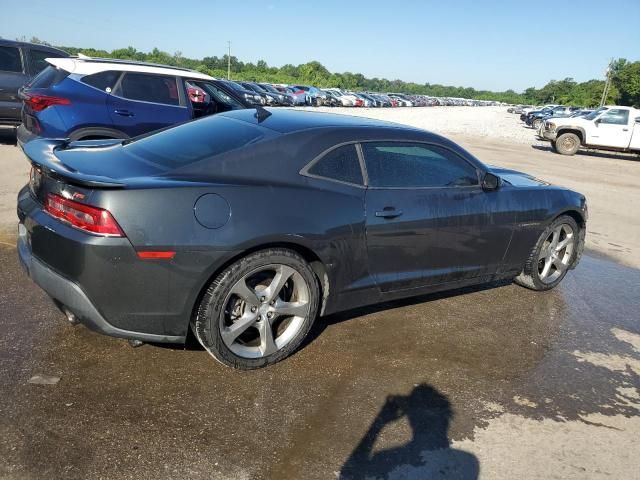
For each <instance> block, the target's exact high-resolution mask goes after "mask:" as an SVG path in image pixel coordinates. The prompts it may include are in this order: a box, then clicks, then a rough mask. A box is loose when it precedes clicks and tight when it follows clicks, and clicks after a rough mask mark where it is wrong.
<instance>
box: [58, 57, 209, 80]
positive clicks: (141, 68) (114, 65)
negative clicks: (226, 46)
mask: <svg viewBox="0 0 640 480" xmlns="http://www.w3.org/2000/svg"><path fill="white" fill-rule="evenodd" d="M46 60H47V62H48V63H50V64H51V65H53V66H55V67H58V68H61V69H63V70H66V71H67V72H70V73H74V74H78V75H91V74H94V73H100V72H106V71H109V70H118V71H125V72H140V73H155V74H160V75H173V76H177V77H185V78H197V79H200V80H214V78H213V77H211V76H209V75H206V74H204V73H200V72H196V71H195V70H189V69H186V68H179V67H171V66H169V65H158V64H154V63H144V62H135V61H129V60H113V59H102V58H78V57H67V58H47V59H46Z"/></svg>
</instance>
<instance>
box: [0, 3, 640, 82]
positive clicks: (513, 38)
mask: <svg viewBox="0 0 640 480" xmlns="http://www.w3.org/2000/svg"><path fill="white" fill-rule="evenodd" d="M3 4H4V8H3ZM16 5H17V4H16V3H15V1H14V0H0V11H2V16H1V17H0V36H2V37H3V38H9V39H14V38H17V37H23V36H24V37H26V38H27V39H30V38H31V37H33V36H35V37H38V38H40V39H42V40H46V41H47V42H49V43H52V44H54V45H67V46H77V47H93V48H100V49H105V50H112V49H115V48H124V47H128V46H133V47H135V48H136V49H138V50H142V51H149V50H151V49H153V48H154V47H158V48H159V49H161V50H164V51H167V52H169V53H174V52H176V51H180V52H182V54H183V56H185V57H190V58H202V57H205V56H214V55H215V56H222V55H224V54H225V53H226V50H227V41H231V54H232V55H234V56H236V57H238V58H239V59H240V60H241V61H244V62H254V63H255V62H256V61H258V60H261V59H262V60H265V61H266V62H267V63H268V64H269V65H273V66H282V65H284V64H287V63H291V64H294V65H298V64H300V63H306V62H308V61H311V60H317V61H319V62H320V63H322V64H323V65H324V66H325V67H327V68H328V69H329V70H330V71H332V72H347V71H349V72H352V73H362V74H364V75H365V76H367V77H379V78H388V79H391V80H393V79H400V80H404V81H413V82H417V83H427V82H428V83H439V84H443V85H454V86H463V87H474V88H476V89H488V90H506V89H509V88H511V89H514V90H516V91H522V90H524V89H525V88H527V87H532V86H534V87H542V86H543V85H544V84H546V83H547V82H548V81H549V80H551V79H555V80H560V79H563V78H566V77H572V78H574V79H575V80H577V81H586V80H590V79H592V78H603V76H604V72H605V69H606V66H607V64H608V62H609V60H610V59H611V58H620V57H622V58H626V59H628V60H631V61H634V60H640V0H612V1H606V2H605V1H602V0H582V1H577V0H576V1H553V2H524V1H519V0H502V1H500V0H482V1H481V0H476V1H473V0H459V1H456V0H422V1H420V0H414V1H403V0H395V1H391V2H390V1H388V0H387V1H384V2H378V1H377V0H369V1H349V0H342V1H334V0H321V1H316V2H304V1H300V0H298V1H288V0H262V1H254V0H244V1H242V2H233V1H229V0H225V1H214V0H211V1H204V0H202V1H199V0H189V1H185V2H175V1H172V2H169V1H165V0H155V1H153V0H128V1H123V0H111V1H109V0H107V1H103V2H94V1H91V0H82V1H80V0H57V1H56V2H51V1H50V0H49V1H47V0H30V1H29V6H28V8H27V9H26V10H25V9H24V8H17V7H16ZM545 7H548V8H545Z"/></svg>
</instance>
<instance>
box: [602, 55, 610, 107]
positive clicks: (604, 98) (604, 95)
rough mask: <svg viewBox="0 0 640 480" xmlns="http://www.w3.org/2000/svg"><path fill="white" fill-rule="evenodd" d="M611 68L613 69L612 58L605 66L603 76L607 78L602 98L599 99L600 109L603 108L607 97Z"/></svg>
mask: <svg viewBox="0 0 640 480" xmlns="http://www.w3.org/2000/svg"><path fill="white" fill-rule="evenodd" d="M612 67H613V58H612V59H611V61H610V62H609V65H608V66H607V71H606V72H605V75H606V76H607V81H606V82H604V90H603V91H602V98H601V99H600V106H601V107H602V106H604V104H605V103H607V97H608V96H609V88H610V87H611V70H612Z"/></svg>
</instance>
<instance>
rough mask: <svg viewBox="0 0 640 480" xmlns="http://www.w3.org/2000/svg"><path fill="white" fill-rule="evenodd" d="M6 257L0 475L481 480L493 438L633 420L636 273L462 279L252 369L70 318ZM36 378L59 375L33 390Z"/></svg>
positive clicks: (540, 435) (8, 252) (338, 321)
mask: <svg viewBox="0 0 640 480" xmlns="http://www.w3.org/2000/svg"><path fill="white" fill-rule="evenodd" d="M0 264H1V265H3V266H5V265H7V266H8V268H6V269H3V270H2V272H0V285H2V296H1V297H0V327H1V328H2V330H3V332H5V333H4V334H3V336H2V337H1V338H0V361H1V362H2V365H3V368H2V370H0V394H1V395H2V397H3V402H2V406H1V407H0V408H1V409H2V410H1V413H2V415H1V416H0V438H2V440H1V441H0V458H3V459H5V460H3V461H2V465H0V474H1V475H0V476H8V477H11V475H14V476H22V477H26V478H29V477H32V478H41V477H43V476H50V477H57V476H65V477H66V478H89V477H99V476H108V477H109V478H127V477H128V476H131V475H132V474H133V475H134V476H135V477H138V478H142V477H153V476H156V477H163V478H185V477H188V478H207V479H209V478H336V477H340V476H342V478H349V477H350V476H353V473H354V472H371V476H372V477H373V478H415V477H412V476H411V475H413V474H416V475H417V473H416V472H418V473H425V472H435V471H438V472H439V471H444V472H448V474H449V475H450V476H451V475H454V474H456V475H458V474H460V475H463V474H465V475H467V476H466V477H462V478H473V477H472V474H473V473H474V472H476V473H477V471H478V469H480V470H482V469H483V468H485V467H483V462H484V464H487V462H489V460H488V459H489V458H491V456H492V455H494V454H491V453H490V451H489V450H487V449H488V448H489V446H491V448H492V449H493V451H494V453H495V452H503V455H507V456H509V451H512V454H511V456H509V460H508V461H507V463H509V462H511V461H514V462H515V461H516V458H518V457H519V456H521V455H533V454H534V452H533V451H532V450H531V448H533V447H532V445H535V442H539V443H540V444H541V445H542V444H544V443H545V442H546V441H547V440H549V441H552V442H558V443H557V445H563V443H562V442H568V443H571V441H572V440H574V439H579V441H577V442H576V445H577V446H580V445H582V446H583V447H584V445H583V443H584V444H585V445H586V443H588V442H589V441H591V437H593V435H594V434H593V432H594V431H595V432H597V436H598V439H597V440H594V441H592V442H591V443H592V444H593V445H594V446H598V445H600V443H599V442H600V439H602V441H605V440H607V438H609V440H611V438H613V437H610V436H611V435H615V432H617V431H618V432H619V431H620V429H628V431H634V430H633V428H635V427H636V425H635V423H633V422H637V419H638V413H639V408H640V405H639V399H638V391H639V389H640V384H639V380H638V378H639V377H638V375H639V374H640V370H639V362H640V358H639V357H640V355H639V347H640V345H639V341H638V339H639V338H640V330H639V326H638V311H640V303H639V302H640V296H639V295H638V285H640V270H636V269H632V268H627V267H623V266H620V265H618V264H615V263H613V262H610V261H608V260H605V259H600V258H593V257H590V256H585V257H584V259H583V261H582V263H581V264H580V266H579V267H578V268H577V269H576V270H575V271H573V272H571V273H570V274H569V275H568V277H567V278H566V279H565V281H564V282H563V284H562V285H561V286H560V287H559V288H557V289H555V290H553V291H550V292H544V293H536V292H531V291H529V290H526V289H523V288H521V287H518V286H515V285H505V286H500V287H496V288H482V289H466V290H462V291H458V292H455V293H452V294H443V295H436V296H430V297H422V298H419V299H413V300H411V301H403V302H394V303H389V304H385V305H384V306H378V307H373V308H368V309H361V310H358V311H355V312H349V313H346V314H340V315H334V316H331V317H328V318H327V319H325V321H324V322H322V323H321V324H320V323H319V324H318V325H317V327H316V328H315V329H314V332H313V335H312V338H311V340H310V341H309V342H308V343H307V344H306V346H305V347H304V348H303V349H302V350H301V351H299V352H298V353H296V354H295V355H294V356H293V357H291V358H290V359H288V360H286V361H284V362H282V363H280V364H277V365H275V366H273V367H271V368H268V369H264V370H260V371H254V372H237V371H233V370H229V369H226V368H224V367H222V366H220V365H219V364H217V363H216V362H214V361H213V360H212V359H211V358H210V357H209V356H208V355H207V354H206V353H205V352H204V351H202V350H199V349H197V348H191V349H187V350H181V349H177V348H167V347H160V346H152V345H145V346H143V347H141V348H137V349H131V348H130V347H128V345H127V344H126V342H124V341H121V340H117V339H111V338H107V337H103V336H100V335H97V334H94V333H92V332H90V331H88V330H87V329H85V328H84V327H81V326H79V327H71V326H69V325H67V324H66V323H65V322H64V320H63V318H62V317H61V315H60V314H59V312H57V310H56V309H55V307H53V305H52V304H51V303H50V301H49V300H48V299H47V298H46V296H45V295H44V294H42V292H40V291H39V290H38V289H37V288H36V287H35V286H33V285H32V284H31V282H30V281H29V280H28V279H27V278H26V276H25V275H24V274H22V272H21V271H20V269H19V267H18V265H17V261H16V259H15V250H12V249H8V248H7V249H5V248H0ZM39 372H47V373H48V374H50V375H55V376H58V377H60V378H61V380H60V382H59V383H58V384H57V385H55V386H47V387H43V386H39V385H29V384H27V383H26V381H27V380H28V379H29V378H30V377H31V376H33V375H35V374H36V373H39ZM68 404H71V406H70V407H67V406H66V405H68ZM558 425H565V426H567V429H565V430H566V431H565V430H563V429H562V428H561V429H560V430H554V428H555V427H557V426H558ZM554 426H555V427H554ZM592 429H595V430H592ZM616 429H618V430H616ZM637 431H638V430H637V428H636V429H635V432H637ZM518 432H520V434H522V435H523V438H522V442H520V443H516V444H513V445H511V444H509V443H508V442H507V443H506V444H505V443H504V442H503V443H500V441H499V439H500V438H513V439H516V440H517V438H518ZM523 432H524V433H523ZM562 432H564V433H562ZM571 432H573V433H571ZM603 432H609V433H603ZM574 434H575V435H576V437H575V438H574V436H573V435H574ZM563 435H564V436H563ZM505 436H506V437H505ZM516 440H514V441H516ZM531 442H534V443H531ZM552 445H555V444H552ZM563 448H565V447H563ZM509 449H512V450H509ZM586 451H591V450H589V449H586V450H585V452H586ZM33 452H38V455H33ZM433 452H436V453H433ZM470 452H471V453H470ZM495 455H497V453H495ZM436 458H437V459H438V460H434V459H436ZM554 462H556V463H557V464H558V468H560V470H558V471H557V472H556V473H558V474H560V473H562V472H563V471H564V470H563V469H564V468H565V467H564V466H562V465H563V464H562V462H561V459H560V458H557V459H551V460H550V464H554ZM585 462H586V465H587V467H588V468H591V464H590V463H589V461H588V460H585ZM489 464H491V462H489ZM631 464H633V462H631ZM491 465H493V464H491ZM521 465H528V463H527V462H521ZM436 467H437V468H436ZM561 467H562V468H561ZM433 468H435V470H433ZM486 468H489V467H486ZM491 468H497V467H495V465H493V466H491V467H490V468H489V470H488V471H487V472H485V474H486V475H487V477H488V478H491V477H492V475H491ZM513 468H514V470H513V471H514V472H516V471H518V472H519V471H521V470H518V468H516V466H513ZM567 468H568V467H567ZM421 469H422V470H421ZM412 472H413V473H412ZM564 473H566V474H567V475H568V476H570V475H569V474H570V472H568V471H567V472H564ZM356 475H359V473H357V474H356ZM403 475H404V476H403ZM434 475H435V474H434ZM583 475H584V472H583ZM355 478H358V477H357V476H356V477H355ZM417 478H421V477H417ZM434 478H438V477H437V476H436V477H434Z"/></svg>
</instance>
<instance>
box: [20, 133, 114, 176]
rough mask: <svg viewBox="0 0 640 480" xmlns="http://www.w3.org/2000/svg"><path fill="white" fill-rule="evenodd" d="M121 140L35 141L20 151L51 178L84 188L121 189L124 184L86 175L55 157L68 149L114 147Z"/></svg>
mask: <svg viewBox="0 0 640 480" xmlns="http://www.w3.org/2000/svg"><path fill="white" fill-rule="evenodd" d="M120 142H122V140H112V139H107V140H88V141H82V142H72V141H70V140H69V139H67V138H65V139H36V140H32V141H30V142H27V143H26V144H24V145H23V146H22V149H23V151H24V153H25V155H26V156H27V158H28V159H29V161H30V162H31V163H32V164H33V165H34V166H36V167H39V168H41V169H42V170H44V171H45V172H46V173H47V174H48V175H50V176H52V177H59V178H60V179H61V180H63V181H65V182H67V183H72V184H76V185H79V186H85V187H100V188H123V187H125V186H126V184H124V183H121V182H115V181H114V180H113V179H112V178H108V177H102V176H97V175H87V174H84V173H82V172H78V171H77V170H75V169H73V168H71V167H68V166H67V165H65V164H64V163H63V162H62V161H61V160H60V159H59V158H58V157H57V156H56V151H59V150H68V149H69V148H97V147H105V146H109V145H114V144H117V143H120Z"/></svg>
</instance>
